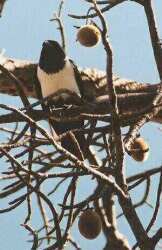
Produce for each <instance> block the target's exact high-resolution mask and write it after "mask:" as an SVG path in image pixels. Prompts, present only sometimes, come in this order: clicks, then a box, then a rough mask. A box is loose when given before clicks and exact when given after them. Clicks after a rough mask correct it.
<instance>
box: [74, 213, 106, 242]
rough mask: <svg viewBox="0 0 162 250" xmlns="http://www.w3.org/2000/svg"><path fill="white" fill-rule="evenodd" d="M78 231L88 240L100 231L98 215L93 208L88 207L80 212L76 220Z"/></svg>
mask: <svg viewBox="0 0 162 250" xmlns="http://www.w3.org/2000/svg"><path fill="white" fill-rule="evenodd" d="M78 227H79V232H80V233H81V234H82V235H83V236H84V237H85V238H86V239H89V240H93V239H95V238H96V237H97V236H98V235H99V234H100V232H101V228H102V225H101V219H100V216H99V215H98V214H97V213H96V212H95V211H94V210H93V209H90V208H88V209H87V210H85V211H84V212H82V214H81V216H80V218H79V221H78Z"/></svg>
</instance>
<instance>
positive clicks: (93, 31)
mask: <svg viewBox="0 0 162 250" xmlns="http://www.w3.org/2000/svg"><path fill="white" fill-rule="evenodd" d="M100 40H101V33H100V31H99V29H98V28H97V27H96V26H95V25H93V24H87V25H84V26H82V27H80V28H79V30H78V33H77V41H79V42H80V44H82V45H83V46H86V47H93V46H95V45H96V44H97V43H99V42H100Z"/></svg>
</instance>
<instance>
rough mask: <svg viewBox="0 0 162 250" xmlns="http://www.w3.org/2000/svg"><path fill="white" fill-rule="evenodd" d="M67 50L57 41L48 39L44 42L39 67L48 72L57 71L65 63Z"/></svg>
mask: <svg viewBox="0 0 162 250" xmlns="http://www.w3.org/2000/svg"><path fill="white" fill-rule="evenodd" d="M65 57H66V55H65V52H64V50H63V49H62V48H61V46H60V44H59V43H58V42H56V41H52V40H46V41H44V42H43V44H42V50H41V54H40V59H39V67H40V68H41V69H42V70H44V71H45V72H46V73H48V74H50V73H57V72H58V71H60V70H61V69H62V68H63V67H64V65H65Z"/></svg>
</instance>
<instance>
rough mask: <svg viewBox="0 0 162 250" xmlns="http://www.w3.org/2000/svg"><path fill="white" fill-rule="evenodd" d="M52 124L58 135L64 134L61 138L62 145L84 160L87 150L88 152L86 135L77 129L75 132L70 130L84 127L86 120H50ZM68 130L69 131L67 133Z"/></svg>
mask: <svg viewBox="0 0 162 250" xmlns="http://www.w3.org/2000/svg"><path fill="white" fill-rule="evenodd" d="M50 124H51V126H52V128H53V129H54V131H55V133H56V134H57V135H62V134H64V136H63V137H62V139H61V145H62V146H63V147H64V148H65V149H66V150H68V151H69V152H70V153H72V154H74V155H75V156H76V157H77V158H78V159H79V160H83V159H84V158H85V152H86V139H85V136H84V135H83V134H82V133H80V132H78V131H75V132H73V133H70V131H71V130H76V129H80V128H82V126H83V125H84V122H82V121H70V122H57V121H50ZM68 131H69V133H67V132H68Z"/></svg>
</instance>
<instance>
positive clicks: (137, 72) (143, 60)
mask: <svg viewBox="0 0 162 250" xmlns="http://www.w3.org/2000/svg"><path fill="white" fill-rule="evenodd" d="M58 2H59V1H57V0H55V1H52V0H46V1H42V0H34V1H33V0H28V1H23V0H12V1H10V0H8V1H7V3H6V5H5V8H4V12H3V15H2V18H1V19H0V33H1V39H0V48H5V49H6V54H7V55H8V56H10V57H13V58H20V59H29V60H34V61H38V58H39V54H40V49H41V44H42V42H43V41H44V40H46V39H55V40H59V39H60V37H59V33H58V31H57V30H56V24H55V23H53V22H49V19H50V18H52V16H53V13H54V12H55V11H56V10H57V6H58ZM153 2H154V8H155V13H156V17H157V24H158V29H159V32H160V34H161V37H162V14H161V11H162V1H161V0H154V1H153ZM86 6H87V4H85V5H84V4H83V1H79V0H78V1H77V0H69V1H68V0H67V1H65V8H64V24H65V27H66V38H67V44H68V55H69V57H71V58H72V59H73V60H74V61H75V62H76V64H77V65H80V66H82V67H95V68H99V69H102V70H104V69H105V52H104V50H103V47H102V45H101V44H100V45H98V46H97V47H95V48H91V49H88V48H84V47H82V46H81V45H80V44H79V43H77V42H76V41H75V40H76V29H75V28H73V25H78V26H79V25H82V24H85V21H84V20H82V21H81V20H79V21H78V20H73V19H71V18H70V17H67V14H68V13H75V14H84V13H85V10H86ZM105 16H106V19H107V23H108V27H109V38H110V41H111V44H112V47H113V51H114V73H116V74H118V75H119V76H121V77H123V78H130V79H134V80H137V81H141V82H150V83H156V82H158V81H159V78H158V73H157V70H156V66H155V61H154V57H153V53H152V48H151V43H150V40H149V33H148V27H147V23H146V18H145V16H144V11H143V8H142V7H141V6H139V5H138V4H135V3H133V2H130V1H128V2H125V3H123V4H121V5H120V6H118V7H115V8H114V9H113V10H111V11H109V12H108V13H106V14H105ZM0 98H1V103H8V104H10V105H16V106H17V105H19V104H20V102H19V98H15V97H12V98H11V97H9V96H7V95H0ZM159 128H160V125H158V124H150V125H149V124H148V125H146V126H145V127H144V128H143V129H142V131H141V133H142V136H144V137H145V138H146V139H147V141H148V142H149V144H150V147H151V154H150V158H149V160H148V161H147V162H146V163H143V164H139V163H135V162H133V161H132V160H131V159H130V158H129V157H127V173H128V175H129V174H133V172H140V171H142V170H144V169H148V168H151V167H152V166H155V167H157V166H159V165H160V164H161V162H162V154H161V149H162V142H161V133H162V132H161V131H160V130H159ZM89 181H90V180H89ZM87 188H88V189H89V188H90V189H93V188H92V187H89V186H87V187H86V188H85V189H86V190H85V191H84V190H83V194H82V195H84V194H86V192H87ZM152 188H153V190H155V188H156V183H155V182H154V183H153V184H152ZM140 192H141V189H138V190H137V191H136V195H133V198H134V199H135V200H136V199H137V196H138V194H139V195H140ZM153 200H154V197H152V196H151V197H150V202H152V201H153ZM2 206H5V204H4V203H3V202H2ZM145 209H146V210H145ZM145 211H147V214H146V212H145ZM138 212H139V214H141V215H142V220H143V222H144V223H146V222H148V218H149V217H148V216H149V215H151V214H152V210H151V209H149V208H148V207H146V208H140V209H139V210H138ZM33 213H34V214H36V212H35V211H34V212H33ZM0 216H1V218H0V220H1V229H0V246H1V247H0V248H2V249H4V250H22V249H24V250H28V249H30V248H29V244H28V243H26V239H27V237H28V235H27V233H26V232H25V230H23V229H22V228H21V227H20V226H19V225H20V223H22V218H24V216H25V209H24V207H23V206H22V207H20V208H18V209H17V210H16V211H14V212H12V215H11V214H6V215H0ZM33 217H34V215H33ZM33 219H34V221H35V223H38V221H37V219H35V218H33ZM146 224H147V223H146ZM119 228H120V229H121V231H122V232H123V233H125V234H126V235H127V236H128V238H129V240H130V243H132V242H133V241H134V238H133V237H132V235H131V233H130V231H129V229H128V228H127V225H126V222H125V221H124V220H123V219H119ZM73 234H74V236H75V237H76V239H77V241H78V242H79V244H80V245H81V247H82V249H84V250H85V249H86V250H92V249H94V245H95V246H96V249H97V250H100V249H102V246H103V238H102V236H100V237H99V238H98V239H97V240H95V241H90V242H87V241H86V240H84V239H83V238H82V237H80V235H79V234H78V232H77V230H76V227H75V228H74V229H73ZM67 249H68V248H67ZM69 249H70V248H69Z"/></svg>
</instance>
